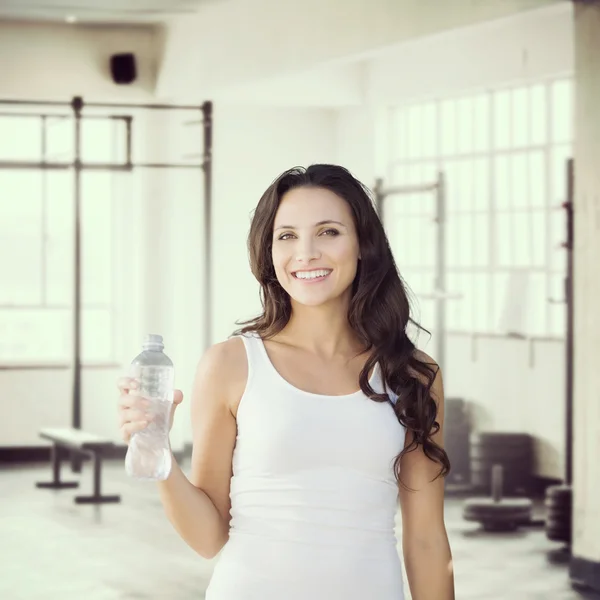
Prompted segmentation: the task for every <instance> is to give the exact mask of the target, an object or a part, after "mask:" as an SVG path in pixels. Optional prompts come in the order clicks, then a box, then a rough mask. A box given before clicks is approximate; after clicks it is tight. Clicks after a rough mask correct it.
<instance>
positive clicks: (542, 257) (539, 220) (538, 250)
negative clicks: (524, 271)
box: [531, 210, 547, 267]
mask: <svg viewBox="0 0 600 600" xmlns="http://www.w3.org/2000/svg"><path fill="white" fill-rule="evenodd" d="M531 219H532V224H531V245H532V253H533V255H532V264H533V265H534V266H536V267H543V266H544V265H545V264H546V241H547V240H546V212H545V211H540V210H536V211H535V212H534V213H532V214H531Z"/></svg>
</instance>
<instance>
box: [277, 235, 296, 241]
mask: <svg viewBox="0 0 600 600" xmlns="http://www.w3.org/2000/svg"><path fill="white" fill-rule="evenodd" d="M293 235H294V234H293V233H282V234H281V235H280V236H279V237H278V238H277V239H278V240H282V241H285V240H291V239H292V237H293Z"/></svg>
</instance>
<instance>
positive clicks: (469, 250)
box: [457, 215, 473, 266]
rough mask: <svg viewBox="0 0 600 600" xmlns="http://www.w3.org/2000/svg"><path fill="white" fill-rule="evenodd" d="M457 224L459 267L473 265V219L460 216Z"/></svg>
mask: <svg viewBox="0 0 600 600" xmlns="http://www.w3.org/2000/svg"><path fill="white" fill-rule="evenodd" d="M457 219H458V222H459V229H458V232H459V238H458V246H459V265H461V266H471V265H472V264H473V217H472V216H471V215H460V216H459V217H457Z"/></svg>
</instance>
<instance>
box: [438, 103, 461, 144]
mask: <svg viewBox="0 0 600 600" xmlns="http://www.w3.org/2000/svg"><path fill="white" fill-rule="evenodd" d="M456 121H457V117H456V102H455V101H454V100H445V101H444V102H442V117H441V128H442V132H441V133H442V136H441V137H442V154H446V155H452V154H454V153H455V152H456V150H457V135H458V132H457V128H456Z"/></svg>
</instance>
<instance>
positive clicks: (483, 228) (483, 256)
mask: <svg viewBox="0 0 600 600" xmlns="http://www.w3.org/2000/svg"><path fill="white" fill-rule="evenodd" d="M473 226H474V231H473V234H474V240H475V242H474V243H475V247H474V249H473V250H474V252H473V255H472V264H473V265H474V266H477V267H488V266H490V215H489V214H478V215H474V216H473Z"/></svg>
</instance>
